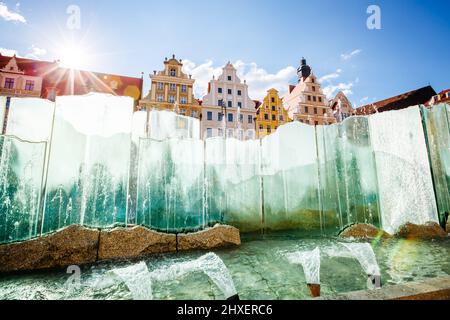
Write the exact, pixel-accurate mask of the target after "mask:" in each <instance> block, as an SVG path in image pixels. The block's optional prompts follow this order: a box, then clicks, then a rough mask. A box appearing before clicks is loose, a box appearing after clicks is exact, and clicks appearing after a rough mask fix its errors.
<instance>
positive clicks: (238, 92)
mask: <svg viewBox="0 0 450 320" xmlns="http://www.w3.org/2000/svg"><path fill="white" fill-rule="evenodd" d="M217 92H218V93H219V94H222V93H223V89H222V88H217ZM227 93H228V95H233V89H227ZM237 95H238V96H242V90H238V91H237Z"/></svg>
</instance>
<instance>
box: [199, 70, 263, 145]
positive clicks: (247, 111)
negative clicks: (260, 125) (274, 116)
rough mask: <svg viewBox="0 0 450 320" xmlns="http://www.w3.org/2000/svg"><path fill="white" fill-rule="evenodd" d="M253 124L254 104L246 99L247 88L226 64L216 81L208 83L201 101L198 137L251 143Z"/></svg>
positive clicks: (253, 134)
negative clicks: (200, 120)
mask: <svg viewBox="0 0 450 320" xmlns="http://www.w3.org/2000/svg"><path fill="white" fill-rule="evenodd" d="M255 120H256V104H255V102H254V101H253V100H252V99H250V97H249V95H248V85H247V83H246V81H245V80H244V82H242V81H241V79H239V77H238V76H237V71H236V69H235V68H234V66H233V65H232V64H231V63H227V64H226V66H225V67H224V68H223V72H222V74H221V75H220V76H219V78H218V79H215V78H214V77H213V79H212V80H211V81H210V82H209V86H208V94H207V95H206V96H205V97H204V98H203V103H202V135H203V137H217V136H223V135H224V134H226V136H227V137H230V138H236V139H240V140H248V139H255V137H256V132H255ZM224 130H225V131H226V132H224Z"/></svg>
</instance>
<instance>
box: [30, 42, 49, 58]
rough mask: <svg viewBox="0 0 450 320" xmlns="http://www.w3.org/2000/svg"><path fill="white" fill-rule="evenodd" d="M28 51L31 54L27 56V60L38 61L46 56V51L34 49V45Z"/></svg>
mask: <svg viewBox="0 0 450 320" xmlns="http://www.w3.org/2000/svg"><path fill="white" fill-rule="evenodd" d="M30 49H31V52H30V53H28V54H27V58H31V59H36V60H39V59H40V58H41V57H43V56H45V55H46V54H47V50H46V49H43V48H39V47H36V46H35V45H32V46H31V48H30Z"/></svg>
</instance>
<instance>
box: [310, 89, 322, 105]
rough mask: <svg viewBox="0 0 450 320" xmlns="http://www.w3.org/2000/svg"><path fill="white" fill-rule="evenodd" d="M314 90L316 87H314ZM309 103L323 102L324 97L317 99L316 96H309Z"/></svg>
mask: <svg viewBox="0 0 450 320" xmlns="http://www.w3.org/2000/svg"><path fill="white" fill-rule="evenodd" d="M313 88H314V87H313ZM308 101H313V102H317V101H319V102H322V97H316V96H310V95H308Z"/></svg>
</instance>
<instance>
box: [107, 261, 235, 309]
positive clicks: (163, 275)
mask: <svg viewBox="0 0 450 320" xmlns="http://www.w3.org/2000/svg"><path fill="white" fill-rule="evenodd" d="M112 272H113V273H114V274H116V275H117V276H119V277H120V279H121V280H122V281H123V282H124V283H125V284H126V285H127V287H128V288H129V289H130V292H131V293H132V296H133V299H135V300H151V299H153V293H152V284H153V283H155V282H161V283H165V282H168V281H173V280H177V279H180V278H183V277H184V276H186V275H187V274H190V273H193V272H203V273H204V274H205V275H207V276H208V277H209V278H210V279H211V280H212V281H213V282H214V284H215V285H216V286H217V287H218V288H219V289H220V290H221V292H222V293H223V295H224V296H225V298H230V297H233V296H236V295H237V291H236V288H235V286H234V282H233V279H232V278H231V275H230V273H229V271H228V269H227V267H226V266H225V264H224V263H223V261H222V259H220V258H219V257H218V256H217V255H216V254H214V253H208V254H206V255H204V256H202V257H200V258H198V259H196V260H191V261H186V262H179V263H174V264H172V265H170V266H168V267H166V268H161V269H157V270H154V271H151V272H150V271H149V270H148V268H147V265H146V264H145V262H141V263H139V264H136V265H133V266H130V267H127V268H121V269H114V270H113V271H112Z"/></svg>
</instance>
